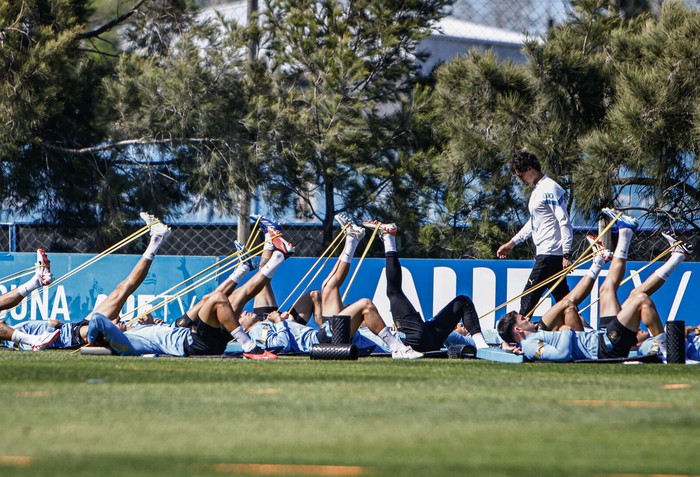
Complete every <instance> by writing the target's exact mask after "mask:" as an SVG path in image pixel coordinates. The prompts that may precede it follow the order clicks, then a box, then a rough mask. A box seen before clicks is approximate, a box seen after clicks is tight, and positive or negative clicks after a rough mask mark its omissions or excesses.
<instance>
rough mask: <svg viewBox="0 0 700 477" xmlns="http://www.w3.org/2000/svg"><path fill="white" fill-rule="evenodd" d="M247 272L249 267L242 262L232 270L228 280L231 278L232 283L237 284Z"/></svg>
mask: <svg viewBox="0 0 700 477" xmlns="http://www.w3.org/2000/svg"><path fill="white" fill-rule="evenodd" d="M248 272H250V267H249V266H248V264H247V263H243V264H241V265H238V266H237V267H236V269H235V270H234V271H233V273H232V274H231V275H230V276H229V277H228V279H229V280H231V281H232V282H233V283H235V284H236V285H238V284H239V283H241V281H243V279H244V278H245V276H246V275H248Z"/></svg>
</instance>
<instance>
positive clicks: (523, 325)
mask: <svg viewBox="0 0 700 477" xmlns="http://www.w3.org/2000/svg"><path fill="white" fill-rule="evenodd" d="M534 331H535V325H534V324H533V323H532V322H531V321H530V320H529V319H528V318H527V317H526V316H525V315H521V314H520V313H517V312H515V311H511V312H509V313H507V314H506V315H505V316H504V317H503V318H501V319H500V320H498V334H499V335H500V336H501V339H502V340H503V341H505V342H506V343H520V341H521V340H522V338H523V336H524V333H525V334H527V333H528V332H534Z"/></svg>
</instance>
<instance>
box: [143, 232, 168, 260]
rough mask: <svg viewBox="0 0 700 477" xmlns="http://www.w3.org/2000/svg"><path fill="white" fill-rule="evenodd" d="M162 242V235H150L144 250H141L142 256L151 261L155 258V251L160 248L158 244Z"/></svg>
mask: <svg viewBox="0 0 700 477" xmlns="http://www.w3.org/2000/svg"><path fill="white" fill-rule="evenodd" d="M162 243H163V236H162V235H151V241H150V242H149V243H148V247H147V248H146V251H145V252H143V258H145V259H146V260H150V261H151V262H152V261H153V260H154V259H155V258H156V253H158V249H159V248H160V244H162Z"/></svg>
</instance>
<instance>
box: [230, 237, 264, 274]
mask: <svg viewBox="0 0 700 477" xmlns="http://www.w3.org/2000/svg"><path fill="white" fill-rule="evenodd" d="M233 246H234V247H235V248H236V251H237V252H238V257H236V260H238V263H239V264H241V265H245V266H247V267H248V268H249V269H250V270H251V271H253V270H255V269H256V268H258V267H259V266H260V257H257V256H256V257H254V256H252V255H251V254H250V251H249V250H248V249H247V248H246V247H245V245H243V244H242V243H241V242H239V241H238V240H235V241H234V242H233Z"/></svg>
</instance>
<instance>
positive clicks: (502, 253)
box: [496, 240, 515, 258]
mask: <svg viewBox="0 0 700 477" xmlns="http://www.w3.org/2000/svg"><path fill="white" fill-rule="evenodd" d="M513 247H515V244H514V243H513V241H512V240H511V241H510V242H508V243H504V244H503V245H501V246H500V247H498V250H497V251H496V256H497V257H498V258H506V257H507V256H508V254H509V253H510V252H511V250H513Z"/></svg>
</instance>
